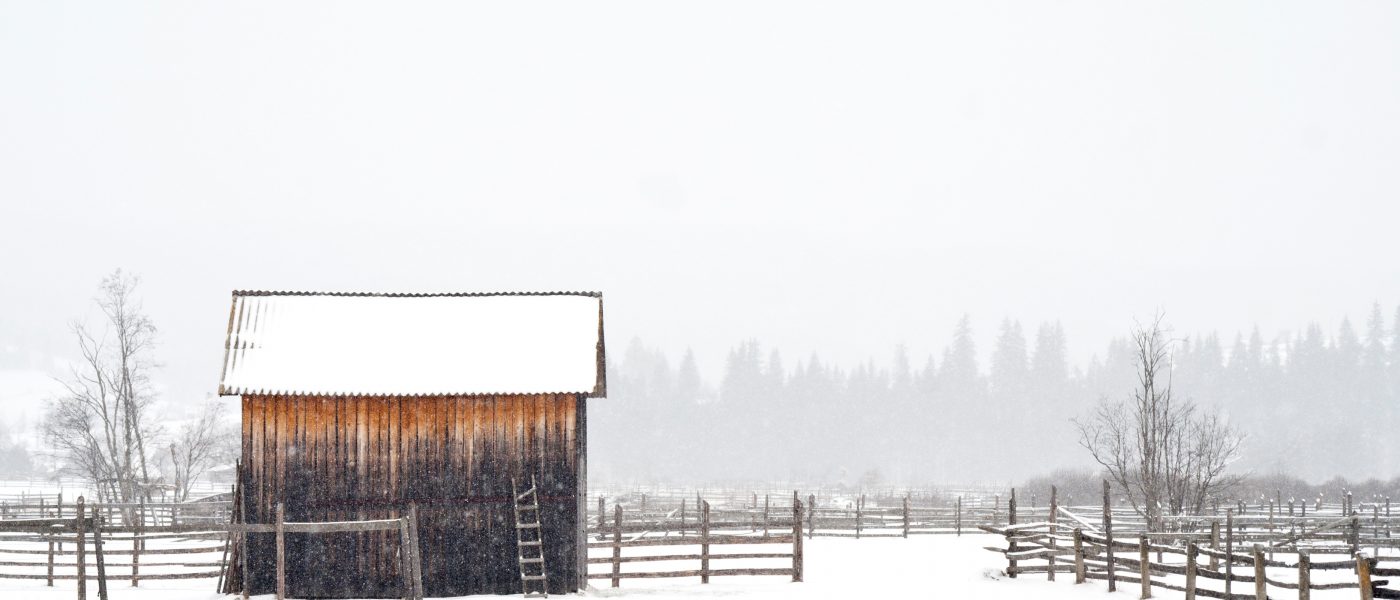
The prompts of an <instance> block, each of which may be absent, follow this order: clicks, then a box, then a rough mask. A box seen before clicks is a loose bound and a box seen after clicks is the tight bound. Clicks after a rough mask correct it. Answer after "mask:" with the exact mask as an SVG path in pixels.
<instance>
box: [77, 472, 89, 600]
mask: <svg viewBox="0 0 1400 600" xmlns="http://www.w3.org/2000/svg"><path fill="white" fill-rule="evenodd" d="M77 509H78V511H77V512H78V520H77V524H76V525H75V526H74V530H75V531H74V532H75V533H77V534H78V600H87V543H86V541H85V540H84V539H83V515H85V514H87V511H86V510H85V509H84V508H83V497H82V496H78V506H77Z"/></svg>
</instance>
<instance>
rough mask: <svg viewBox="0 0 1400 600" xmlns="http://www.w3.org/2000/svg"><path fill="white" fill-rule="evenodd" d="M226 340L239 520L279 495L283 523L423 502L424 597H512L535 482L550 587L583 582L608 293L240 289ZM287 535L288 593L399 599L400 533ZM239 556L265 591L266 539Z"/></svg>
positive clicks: (261, 513)
mask: <svg viewBox="0 0 1400 600" xmlns="http://www.w3.org/2000/svg"><path fill="white" fill-rule="evenodd" d="M225 347H226V355H225V359H224V368H223V376H222V380H221V382H220V385H219V394H220V395H225V396H241V397H242V411H243V452H242V461H241V471H240V473H239V476H238V484H239V485H238V501H239V502H240V503H241V507H240V509H239V510H240V512H242V513H243V516H242V522H244V523H264V524H265V523H273V522H274V519H275V510H276V506H277V504H278V503H283V504H284V506H285V511H286V521H289V522H326V521H351V520H374V519H392V518H399V517H400V516H402V515H404V514H406V511H407V509H408V507H409V505H410V503H413V504H414V505H415V506H416V510H417V514H418V545H419V549H418V550H419V556H420V557H421V558H420V560H421V565H422V567H421V570H422V582H423V589H424V592H425V593H426V594H427V595H429V596H460V595H468V594H512V593H520V592H521V590H522V585H521V572H520V571H521V567H520V565H519V564H518V563H517V560H518V555H517V537H516V535H517V532H516V519H515V507H514V503H513V498H514V494H513V493H512V483H513V481H514V482H521V485H522V486H528V485H529V482H530V481H531V478H532V477H533V478H534V480H535V481H536V482H537V483H538V504H539V521H540V532H541V534H540V538H541V540H542V541H543V550H544V552H543V556H544V559H545V560H544V563H545V565H546V566H547V574H548V580H547V583H548V591H549V592H550V593H564V592H572V591H576V590H578V589H579V588H580V587H582V586H583V585H585V584H586V583H587V579H586V578H587V563H586V560H587V552H586V546H585V544H586V543H587V540H586V537H585V535H584V527H585V518H584V517H585V515H586V512H585V510H586V509H585V504H584V499H585V497H586V489H585V488H586V482H587V475H586V468H587V443H586V440H587V435H586V432H587V428H586V425H585V416H586V414H587V413H586V410H585V408H586V402H587V399H588V398H597V397H601V396H603V395H604V393H605V389H606V388H605V380H604V367H603V365H604V358H603V299H602V295H601V294H598V293H584V292H578V293H575V292H562V293H499V294H358V293H303V292H251V291H248V292H245V291H236V292H234V293H233V307H232V310H231V312H230V314H229V325H228V338H227V342H226V346H225ZM286 540H287V542H286V552H287V558H286V561H287V565H288V568H287V577H286V581H287V593H288V595H289V596H292V597H305V598H327V597H337V598H374V597H397V596H399V595H400V594H401V587H400V586H401V579H400V573H399V566H398V565H399V564H400V563H399V562H398V559H397V558H396V555H397V552H398V549H399V541H400V538H399V534H398V533H397V532H360V533H329V534H323V533H317V534H310V533H289V534H287V538H286ZM243 554H244V555H245V556H246V558H247V561H248V563H247V565H248V567H249V568H248V570H247V571H248V573H249V576H248V582H249V584H250V588H251V591H252V593H255V594H264V593H272V592H273V587H274V572H275V556H274V555H275V544H274V539H273V536H272V535H269V534H250V535H249V540H248V543H247V549H246V551H245V552H244V553H243ZM240 564H241V563H240ZM233 571H235V573H234V574H233V575H232V576H234V577H241V575H240V573H241V571H242V570H241V568H235V569H233ZM232 589H241V581H240V583H239V585H238V586H234V587H233V588H232Z"/></svg>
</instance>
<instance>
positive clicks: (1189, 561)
mask: <svg viewBox="0 0 1400 600" xmlns="http://www.w3.org/2000/svg"><path fill="white" fill-rule="evenodd" d="M1200 551H1201V550H1200V548H1197V547H1196V542H1188V543H1187V544H1186V600H1196V557H1197V556H1198V555H1199V554H1200Z"/></svg>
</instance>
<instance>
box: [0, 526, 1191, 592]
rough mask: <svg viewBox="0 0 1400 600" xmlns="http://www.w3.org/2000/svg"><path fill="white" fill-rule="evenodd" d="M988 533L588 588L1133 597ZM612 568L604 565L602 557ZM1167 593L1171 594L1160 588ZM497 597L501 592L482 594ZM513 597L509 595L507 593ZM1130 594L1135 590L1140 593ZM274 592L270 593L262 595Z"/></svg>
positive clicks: (206, 583)
mask: <svg viewBox="0 0 1400 600" xmlns="http://www.w3.org/2000/svg"><path fill="white" fill-rule="evenodd" d="M1002 543H1003V542H1002V539H1001V538H999V537H996V536H990V535H966V536H963V537H954V536H918V537H914V538H910V539H907V540H906V539H900V538H886V539H863V540H854V539H841V538H816V539H813V540H806V541H804V544H805V548H806V551H805V559H806V569H805V573H806V577H805V579H806V581H805V582H803V583H792V582H790V581H788V580H787V578H784V577H716V578H714V579H713V580H712V583H710V584H708V585H701V584H700V582H699V578H696V577H690V578H683V579H675V580H657V579H645V580H638V579H632V580H623V582H622V587H621V588H617V589H613V588H609V587H606V586H607V585H608V582H607V580H595V585H598V584H601V585H602V586H603V587H596V588H594V589H593V590H590V591H588V592H585V594H584V595H585V596H591V597H599V598H639V599H640V598H737V597H742V598H771V599H784V598H871V597H876V598H878V597H903V598H976V599H977V600H1003V599H1005V600H1010V599H1013V598H1014V599H1021V598H1046V599H1050V600H1054V599H1058V598H1084V599H1089V598H1127V597H1129V596H1127V595H1125V594H1128V593H1133V592H1135V591H1136V588H1135V587H1134V588H1133V589H1132V590H1128V589H1127V588H1130V587H1132V586H1124V587H1122V588H1120V590H1126V591H1120V592H1119V593H1118V594H1113V595H1109V594H1108V592H1107V591H1106V587H1105V584H1103V583H1102V582H1090V583H1087V584H1084V585H1080V586H1076V585H1073V583H1072V582H1073V578H1072V577H1068V576H1061V577H1060V579H1061V581H1057V582H1055V583H1049V582H1046V581H1045V578H1044V575H1038V576H1026V578H1024V579H1015V580H1013V579H1006V578H1005V577H1003V576H1002V575H1001V569H1002V568H1003V567H1005V565H1006V561H1004V560H1003V559H1002V558H1001V557H1000V556H998V555H996V554H993V553H991V552H987V551H986V550H983V549H982V547H983V546H998V545H1001V544H1002ZM599 566H600V567H602V568H604V569H605V568H607V567H606V565H599ZM73 586H74V582H72V581H64V582H55V584H54V587H52V588H49V587H46V586H45V585H44V582H43V581H33V582H28V581H25V582H16V581H3V582H0V598H23V599H24V600H60V599H62V600H71V599H72V598H73V597H74V591H73ZM213 587H214V581H213V580H212V579H202V580H190V581H149V582H142V583H141V587H140V588H132V587H130V586H128V585H125V584H123V583H119V582H113V585H112V587H111V588H110V590H109V592H110V596H111V599H112V600H212V599H220V600H226V599H228V598H234V597H236V596H225V595H222V594H216V593H214V592H212V591H211V590H212V589H213ZM88 595H89V597H90V598H96V584H95V583H91V582H90V583H89V584H88ZM1162 595H1163V597H1170V596H1167V595H1166V594H1162ZM478 597H479V598H496V597H498V596H478ZM507 597H509V596H507ZM1132 597H1136V595H1135V593H1134V595H1133V596H1132ZM257 598H264V599H266V598H272V596H270V595H267V596H257Z"/></svg>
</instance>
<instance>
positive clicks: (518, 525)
mask: <svg viewBox="0 0 1400 600" xmlns="http://www.w3.org/2000/svg"><path fill="white" fill-rule="evenodd" d="M515 528H516V529H539V528H540V524H539V523H516V524H515Z"/></svg>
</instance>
